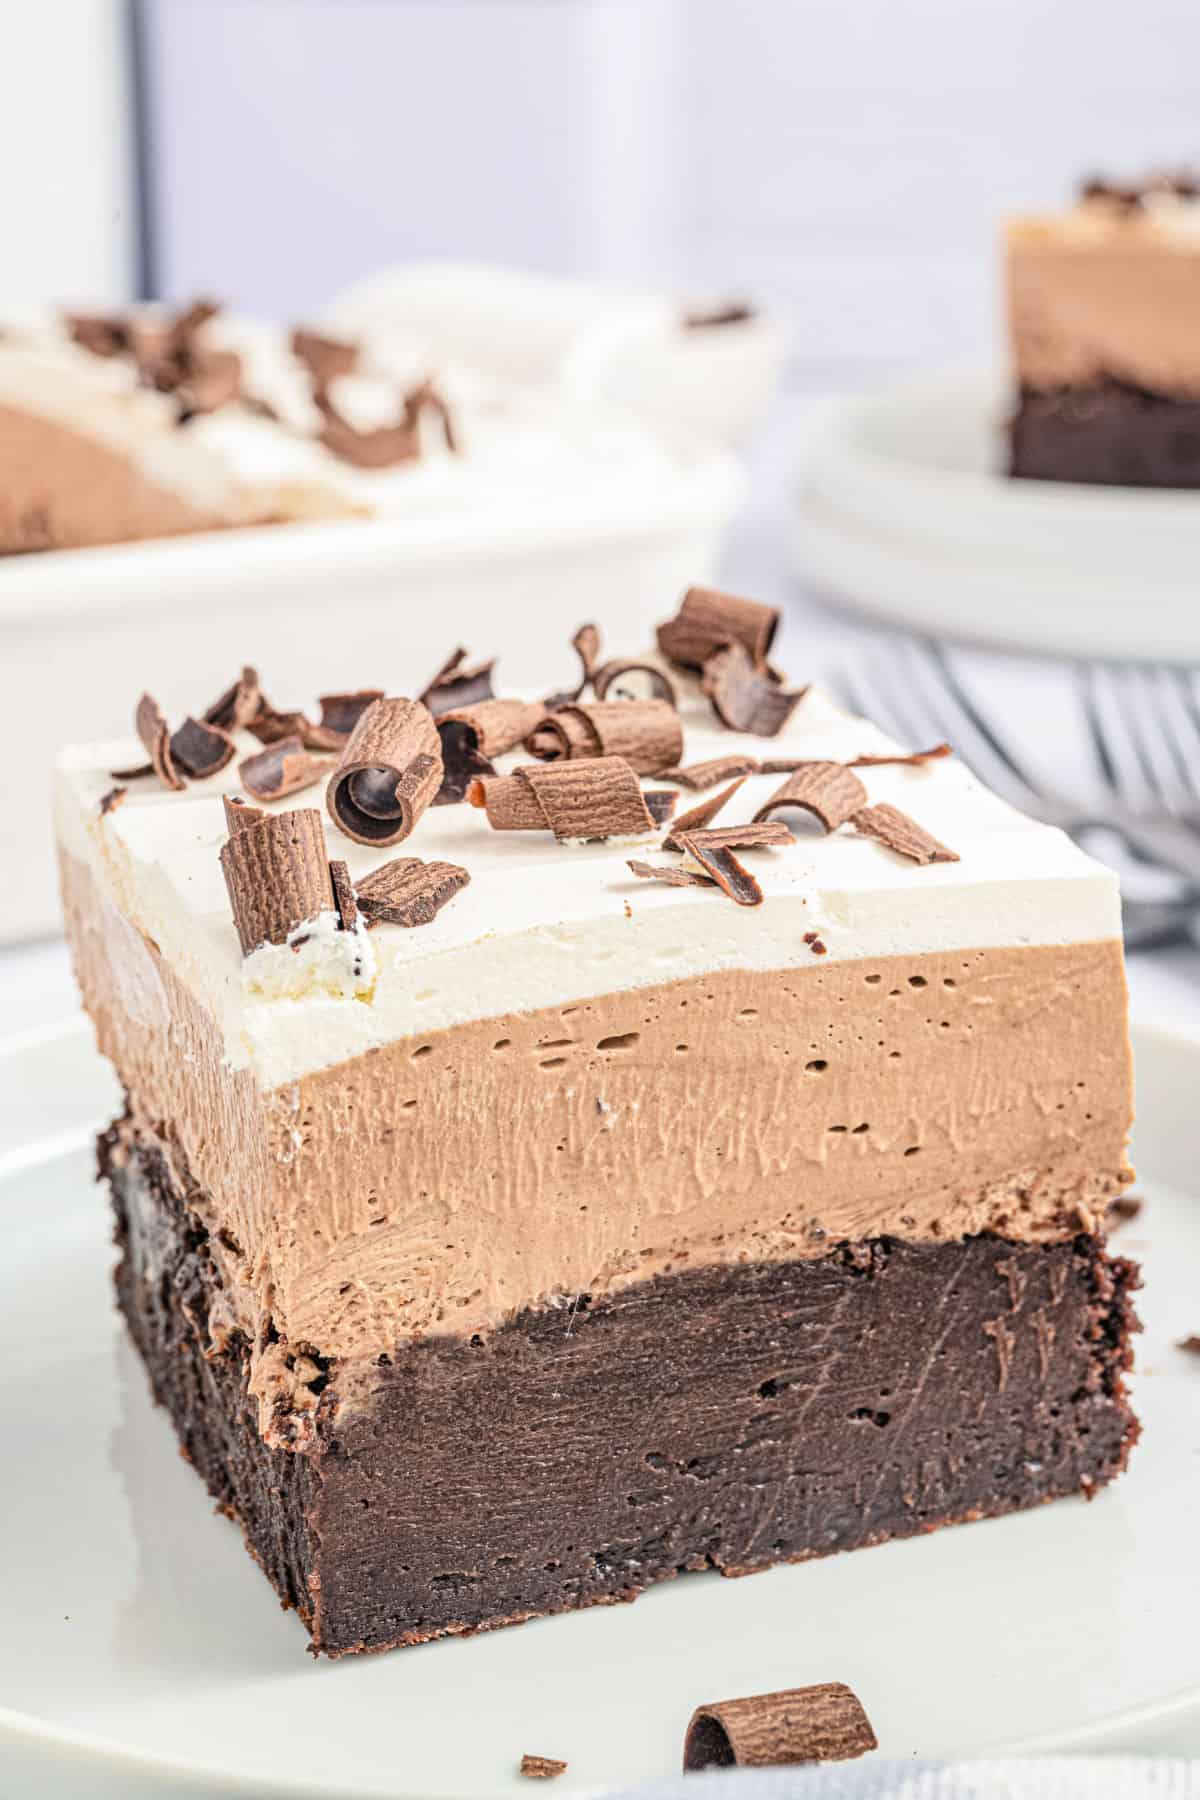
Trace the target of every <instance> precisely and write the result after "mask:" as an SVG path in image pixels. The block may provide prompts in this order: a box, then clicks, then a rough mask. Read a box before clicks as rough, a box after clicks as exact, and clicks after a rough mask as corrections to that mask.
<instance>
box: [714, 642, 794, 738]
mask: <svg viewBox="0 0 1200 1800" xmlns="http://www.w3.org/2000/svg"><path fill="white" fill-rule="evenodd" d="M700 685H701V687H702V688H703V690H704V692H705V693H706V694H707V695H708V697H709V699H710V700H711V701H712V704H713V711H714V712H715V713H716V715H717V717H718V718H719V719H720V721H721V723H722V725H725V726H727V727H728V728H729V730H730V731H749V732H753V733H754V734H755V735H756V736H757V737H776V736H777V735H778V733H779V732H781V731H782V730H783V728H784V726H785V725H786V724H787V722H788V720H789V719H790V718H791V716H792V713H793V712H794V711H795V709H796V707H797V705H798V704H799V702H800V701H801V700H803V698H804V696H805V694H806V693H807V692H808V689H807V688H794V689H788V688H784V687H782V686H781V685H780V684H779V682H778V681H776V680H775V679H774V678H773V676H772V675H771V674H770V673H769V672H768V671H767V670H765V669H762V668H759V667H758V666H757V665H756V664H755V662H754V660H753V658H752V657H751V655H750V652H749V651H748V650H747V649H746V647H745V645H744V644H726V645H725V647H724V649H722V650H714V651H713V653H712V655H711V656H710V657H709V658H708V661H707V662H706V663H705V665H704V672H703V674H702V676H701V679H700Z"/></svg>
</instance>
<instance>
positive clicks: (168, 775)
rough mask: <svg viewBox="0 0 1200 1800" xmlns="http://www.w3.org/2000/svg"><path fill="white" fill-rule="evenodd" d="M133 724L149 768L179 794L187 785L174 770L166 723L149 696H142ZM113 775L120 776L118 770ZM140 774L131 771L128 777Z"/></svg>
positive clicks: (156, 703) (136, 771)
mask: <svg viewBox="0 0 1200 1800" xmlns="http://www.w3.org/2000/svg"><path fill="white" fill-rule="evenodd" d="M134 722H135V724H136V726H137V734H138V736H139V737H140V738H141V740H142V743H143V744H144V745H145V746H146V753H147V755H148V756H149V758H150V767H151V768H152V769H153V770H154V773H155V774H156V775H157V776H158V778H159V780H160V781H162V782H164V783H165V784H166V786H167V787H169V788H171V789H173V790H174V792H175V793H179V792H181V791H182V789H183V788H185V787H186V786H187V783H186V781H184V779H183V777H182V775H180V774H179V772H178V770H177V769H176V767H175V764H174V761H173V759H172V756H171V736H170V732H169V731H168V730H167V721H166V719H165V718H164V717H163V714H162V710H161V708H160V707H159V705H158V702H157V701H156V700H152V699H151V698H150V695H149V694H143V695H142V697H141V699H140V700H139V701H138V704H137V713H136V714H135V719H134ZM114 773H116V774H117V775H118V777H119V776H120V771H119V770H116V771H114ZM140 773H141V770H137V769H131V770H130V771H129V776H130V778H132V776H134V775H135V774H140Z"/></svg>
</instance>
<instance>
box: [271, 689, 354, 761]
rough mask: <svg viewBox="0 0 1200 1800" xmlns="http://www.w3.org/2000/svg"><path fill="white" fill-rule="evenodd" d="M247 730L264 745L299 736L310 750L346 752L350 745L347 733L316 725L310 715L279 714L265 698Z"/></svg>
mask: <svg viewBox="0 0 1200 1800" xmlns="http://www.w3.org/2000/svg"><path fill="white" fill-rule="evenodd" d="M246 730H247V731H248V732H249V733H250V735H251V737H256V738H257V739H258V741H259V743H260V744H277V743H279V742H280V740H281V739H282V738H290V737H298V738H299V739H300V742H301V744H303V746H304V748H305V749H306V750H342V749H344V748H345V746H346V743H347V742H348V739H347V735H346V733H345V732H344V731H333V730H331V729H330V728H329V726H327V725H314V724H313V722H312V720H311V719H310V718H309V716H308V714H307V713H302V712H277V711H276V709H275V708H274V707H273V706H272V705H271V703H270V701H269V700H266V699H264V700H263V701H262V703H261V705H260V707H259V710H258V712H257V713H256V714H255V715H254V717H253V718H252V719H251V720H250V721H249V723H248V724H247V726H246Z"/></svg>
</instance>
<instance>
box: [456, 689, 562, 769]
mask: <svg viewBox="0 0 1200 1800" xmlns="http://www.w3.org/2000/svg"><path fill="white" fill-rule="evenodd" d="M544 710H545V709H544V708H543V707H542V706H540V705H539V704H538V702H537V701H536V700H481V701H479V702H478V703H477V704H476V705H474V706H456V707H454V708H453V709H452V710H451V711H449V712H442V713H439V714H438V715H437V718H438V723H439V725H443V724H449V723H451V722H454V723H457V724H461V725H466V726H467V727H469V729H470V730H471V732H472V733H473V734H474V741H475V748H476V749H477V750H478V751H479V753H480V755H481V756H503V755H504V753H505V751H506V750H513V749H515V748H516V746H517V745H518V744H519V743H521V741H522V740H523V739H524V738H527V737H528V736H529V734H530V732H532V731H533V730H535V728H536V727H537V725H538V723H539V721H540V720H541V719H542V717H543V715H544Z"/></svg>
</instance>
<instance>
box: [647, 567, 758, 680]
mask: <svg viewBox="0 0 1200 1800" xmlns="http://www.w3.org/2000/svg"><path fill="white" fill-rule="evenodd" d="M778 629H779V608H778V607H776V606H763V605H762V604H761V603H760V602H759V601H757V600H744V599H742V598H741V596H740V595H738V594H724V593H722V592H721V591H720V590H719V589H717V588H706V587H693V588H689V589H688V591H687V593H686V594H685V595H684V596H683V599H682V601H681V602H680V606H679V611H678V613H677V614H676V615H675V617H674V618H673V619H668V620H667V622H666V624H665V625H660V626H659V628H658V647H659V649H660V650H661V651H662V653H663V655H664V656H665V657H667V658H668V659H669V660H670V661H671V662H674V663H680V664H682V666H683V667H684V668H685V669H702V668H703V667H704V665H705V663H706V662H707V661H708V659H709V657H710V656H711V655H712V654H713V652H714V651H715V650H720V649H722V648H724V646H725V645H726V644H741V645H742V647H743V649H745V651H746V652H747V654H748V655H749V657H750V660H751V662H752V663H753V665H754V667H755V668H757V669H765V668H766V666H767V655H768V653H769V651H770V648H771V645H772V643H773V642H774V640H775V633H776V632H777V631H778Z"/></svg>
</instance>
